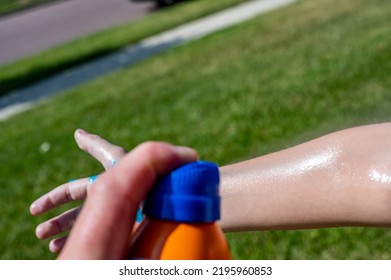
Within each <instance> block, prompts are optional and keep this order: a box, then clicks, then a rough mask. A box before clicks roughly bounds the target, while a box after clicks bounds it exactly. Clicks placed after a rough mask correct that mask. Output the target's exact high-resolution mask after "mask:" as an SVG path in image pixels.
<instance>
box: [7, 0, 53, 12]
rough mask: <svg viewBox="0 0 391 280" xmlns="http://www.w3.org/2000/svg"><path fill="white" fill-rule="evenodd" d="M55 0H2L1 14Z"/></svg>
mask: <svg viewBox="0 0 391 280" xmlns="http://www.w3.org/2000/svg"><path fill="white" fill-rule="evenodd" d="M51 1H54V0H0V15H2V14H8V13H11V12H15V11H19V10H21V9H24V8H30V7H33V6H35V5H38V4H43V3H47V2H51Z"/></svg>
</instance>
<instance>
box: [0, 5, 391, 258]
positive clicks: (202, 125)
mask: <svg viewBox="0 0 391 280" xmlns="http://www.w3.org/2000/svg"><path fill="white" fill-rule="evenodd" d="M390 19H391V2H390V1H388V0H374V1H371V2H369V1H365V0H345V1H337V0H319V1H311V0H303V1H299V2H298V3H296V4H293V5H292V6H289V7H286V8H283V9H281V10H278V11H275V12H272V13H270V14H267V15H262V16H259V17H258V18H256V19H254V20H251V21H249V22H246V23H244V24H241V25H239V26H236V27H234V28H230V29H228V30H225V31H223V32H219V33H216V34H214V35H211V36H209V37H207V38H204V39H202V40H199V41H196V42H193V43H190V44H187V45H184V46H181V47H178V48H175V49H172V50H170V51H168V52H166V53H164V54H162V55H160V56H157V57H154V58H151V59H147V60H145V61H144V62H142V63H139V64H137V65H135V66H134V67H131V68H128V69H124V70H122V71H119V72H117V73H114V74H112V75H110V76H107V77H104V78H101V79H99V80H96V81H94V82H90V83H88V84H85V85H83V86H80V87H78V88H75V89H73V90H71V91H68V92H67V93H66V94H62V95H59V96H57V97H56V98H54V99H53V100H50V101H49V102H47V103H45V104H42V105H41V106H39V107H37V108H35V109H33V110H30V111H28V112H26V113H23V114H20V115H18V116H15V117H13V118H12V119H10V120H9V121H7V122H4V123H0V131H1V135H2V137H0V162H1V164H2V166H1V168H0V186H1V188H0V205H1V206H0V216H1V217H2V219H1V221H0V236H1V237H2V238H1V239H0V254H1V255H0V258H2V259H46V258H54V256H53V255H52V254H50V253H48V252H47V250H46V244H47V243H45V242H42V241H38V240H36V239H35V237H34V227H35V225H36V224H37V223H39V222H40V221H43V220H44V219H45V218H48V217H51V216H52V215H53V214H50V215H46V216H45V217H42V218H34V217H30V216H29V214H28V206H29V204H30V202H31V201H33V200H34V199H35V198H37V197H38V196H39V195H42V194H43V193H45V192H47V191H48V190H50V189H52V188H53V187H55V186H56V185H58V184H60V183H62V182H65V181H67V180H69V179H70V178H78V177H82V176H87V175H90V174H95V173H98V172H100V170H101V167H100V166H99V165H98V164H97V163H95V162H94V161H93V160H92V159H91V158H90V157H88V156H87V155H85V154H83V153H82V152H81V151H79V150H78V148H77V146H76V145H75V143H74V141H73V138H72V134H73V131H74V130H75V129H76V128H77V127H82V128H85V129H87V130H90V131H92V132H95V133H98V134H101V135H102V136H104V137H106V138H108V139H109V140H111V141H112V142H115V143H118V144H119V145H122V146H124V147H127V148H129V149H130V148H132V147H134V146H135V145H137V144H138V143H140V142H142V141H145V140H151V139H152V140H153V139H155V140H164V141H169V142H172V143H176V144H182V145H189V146H192V147H194V148H196V149H198V150H199V152H200V155H201V157H202V158H203V159H206V160H211V161H215V162H218V163H219V164H221V165H223V164H227V163H230V162H234V161H238V160H241V159H244V158H249V157H253V156H259V155H261V154H264V153H269V152H272V151H276V150H279V149H283V148H285V147H287V146H291V145H294V144H297V143H301V142H303V141H306V140H309V139H312V138H315V137H317V136H320V135H322V134H325V133H328V132H330V131H334V130H338V129H341V128H345V127H350V126H353V125H362V124H366V123H373V122H381V121H389V120H390V119H391V111H390V109H389V108H391V94H390V88H391V79H390V78H389V73H390V72H391V37H390V36H389V34H390V33H391V32H390V31H391V24H390ZM45 142H48V143H50V144H51V149H50V150H49V151H48V152H47V153H40V152H39V147H40V145H41V144H42V143H45ZM63 209H64V208H63ZM227 238H228V241H229V244H230V246H231V249H232V253H233V256H234V258H237V259H389V258H391V253H390V251H389V250H387V246H384V245H385V244H389V243H391V232H390V231H389V230H387V229H374V228H339V229H320V230H301V231H265V232H247V233H230V234H227Z"/></svg>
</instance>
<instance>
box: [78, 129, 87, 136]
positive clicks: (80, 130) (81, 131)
mask: <svg viewBox="0 0 391 280" xmlns="http://www.w3.org/2000/svg"><path fill="white" fill-rule="evenodd" d="M76 133H79V134H82V135H84V134H87V132H86V131H85V130H84V129H81V128H78V129H76Z"/></svg>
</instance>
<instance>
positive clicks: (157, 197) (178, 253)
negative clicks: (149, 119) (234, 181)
mask: <svg viewBox="0 0 391 280" xmlns="http://www.w3.org/2000/svg"><path fill="white" fill-rule="evenodd" d="M219 181H220V178H219V169H218V166H217V165H216V164H214V163H211V162H205V161H198V162H194V163H190V164H186V165H183V166H181V167H179V168H177V169H175V170H174V171H172V172H171V173H169V174H168V175H166V176H164V177H162V178H161V179H160V180H159V181H158V182H157V184H156V185H155V186H154V187H153V188H152V190H151V192H150V193H149V194H148V196H147V198H146V200H145V203H144V207H143V213H144V215H145V219H144V221H143V222H142V223H141V225H140V226H139V228H138V230H137V232H136V233H135V234H134V235H133V236H132V239H131V247H130V250H129V254H128V258H130V259H161V260H163V259H165V260H213V259H231V255H230V253H229V248H228V245H227V242H226V240H225V237H224V234H223V232H222V230H221V229H220V227H219V226H218V224H217V222H216V221H217V220H218V219H220V196H219Z"/></svg>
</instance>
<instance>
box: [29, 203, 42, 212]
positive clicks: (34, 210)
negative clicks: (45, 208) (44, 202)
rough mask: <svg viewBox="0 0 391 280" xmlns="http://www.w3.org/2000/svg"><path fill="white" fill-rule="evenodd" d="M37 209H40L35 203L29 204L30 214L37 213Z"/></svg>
mask: <svg viewBox="0 0 391 280" xmlns="http://www.w3.org/2000/svg"><path fill="white" fill-rule="evenodd" d="M39 210H40V209H39V208H38V205H37V204H35V203H33V204H31V206H30V213H31V214H32V215H36V214H37V213H39Z"/></svg>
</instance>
